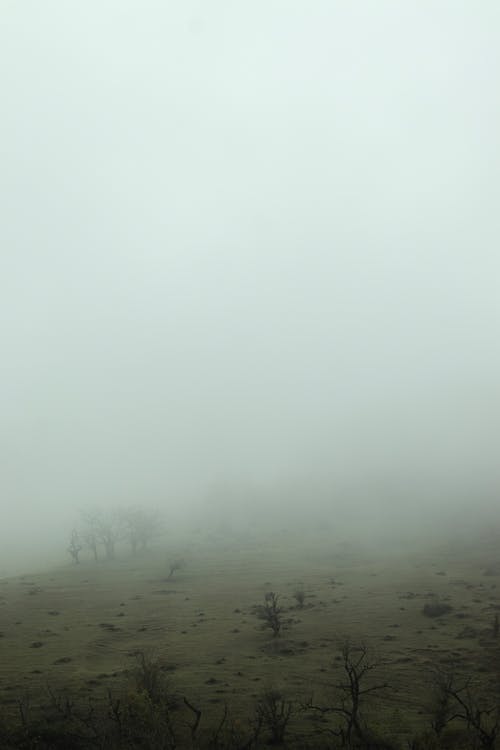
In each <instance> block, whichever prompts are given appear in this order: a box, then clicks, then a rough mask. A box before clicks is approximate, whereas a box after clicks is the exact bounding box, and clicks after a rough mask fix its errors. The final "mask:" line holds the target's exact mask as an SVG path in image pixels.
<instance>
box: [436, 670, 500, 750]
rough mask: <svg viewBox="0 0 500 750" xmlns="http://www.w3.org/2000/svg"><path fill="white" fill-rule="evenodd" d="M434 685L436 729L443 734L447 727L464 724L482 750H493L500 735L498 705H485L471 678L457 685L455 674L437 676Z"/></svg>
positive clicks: (499, 708) (486, 703)
mask: <svg viewBox="0 0 500 750" xmlns="http://www.w3.org/2000/svg"><path fill="white" fill-rule="evenodd" d="M435 684H436V687H437V690H438V696H439V702H438V708H437V709H436V710H435V715H437V716H438V718H439V722H438V723H436V719H434V721H433V728H434V730H435V731H436V733H437V734H440V732H441V731H442V729H444V727H445V726H446V725H447V724H448V723H450V722H452V721H454V720H460V721H463V722H465V724H466V725H467V729H468V731H469V732H470V733H471V734H472V736H473V737H474V739H475V741H476V742H477V743H479V747H481V748H485V750H492V749H493V748H494V747H495V745H496V740H497V737H498V733H499V731H500V707H499V706H498V703H497V702H496V701H490V702H488V701H482V700H481V698H480V696H479V689H478V686H475V689H474V690H473V688H474V685H473V683H472V680H471V679H470V678H468V679H466V680H465V682H462V683H461V684H457V678H456V677H455V675H453V674H445V673H439V672H438V673H437V674H436V676H435Z"/></svg>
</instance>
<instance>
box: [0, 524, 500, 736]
mask: <svg viewBox="0 0 500 750" xmlns="http://www.w3.org/2000/svg"><path fill="white" fill-rule="evenodd" d="M176 545H177V546H176V552H177V550H178V549H181V548H182V555H183V557H184V560H185V562H186V565H185V567H183V568H182V569H180V570H178V571H176V572H175V573H174V574H173V576H172V577H171V578H169V577H168V572H169V567H168V561H169V559H170V556H169V544H168V541H166V542H165V543H162V544H159V543H157V544H156V546H155V547H154V548H152V549H151V550H147V551H146V552H144V553H142V554H139V555H137V556H136V557H131V556H128V555H127V554H126V551H125V549H124V550H123V551H120V554H119V555H118V557H117V559H116V560H115V561H112V562H108V563H106V562H101V563H97V564H96V563H94V562H91V561H90V560H88V559H85V560H82V562H81V564H80V565H72V564H65V565H63V566H62V567H60V568H58V569H54V570H50V571H49V572H43V573H36V574H31V575H23V576H18V577H15V578H8V579H3V580H1V581H0V618H1V620H0V622H1V625H0V631H1V637H0V655H1V664H2V669H1V674H0V703H1V704H2V708H3V712H4V714H9V713H15V712H16V711H17V710H18V701H19V699H20V697H22V696H27V695H29V696H30V700H31V701H34V702H35V703H36V701H37V700H39V699H41V697H42V696H43V695H44V694H46V691H47V687H49V688H50V689H52V690H54V691H58V690H65V691H67V692H69V693H70V694H71V695H73V696H74V697H75V699H86V698H87V697H88V696H93V697H94V698H95V699H96V700H97V701H101V700H102V701H104V700H105V699H106V695H107V693H108V690H111V692H112V693H116V694H118V693H119V692H120V691H122V690H124V689H125V690H127V689H129V685H130V670H131V669H132V667H133V665H134V664H135V663H136V658H137V657H136V654H137V652H138V651H142V652H144V653H146V654H148V655H151V656H153V657H154V658H156V657H158V658H159V659H161V661H162V663H163V664H164V668H165V670H166V672H167V673H168V675H169V678H170V681H171V684H172V689H173V690H175V691H176V692H178V693H179V694H182V695H185V696H187V697H188V699H189V700H190V702H191V703H192V704H194V705H195V706H197V707H198V708H199V709H200V710H201V711H202V722H203V724H204V725H206V726H208V725H213V724H216V723H217V722H218V721H219V719H220V717H221V715H222V712H223V710H224V706H225V705H226V704H227V706H228V709H229V710H230V712H231V716H233V717H236V718H237V720H240V721H245V720H246V719H247V717H249V716H251V715H252V711H254V707H255V702H256V700H257V699H258V698H259V696H260V695H262V693H263V691H265V690H266V689H269V688H270V687H273V688H276V689H278V690H280V691H282V693H283V695H284V696H286V698H287V699H289V700H291V701H293V703H294V706H299V705H303V704H304V703H307V701H308V699H311V698H312V699H313V701H314V703H316V704H321V705H328V702H329V701H330V702H331V701H332V700H333V698H332V694H333V692H334V686H335V685H336V683H339V682H341V681H342V679H343V672H342V664H341V662H340V661H339V654H340V648H341V646H342V643H343V642H344V641H345V639H347V638H349V639H351V641H352V642H353V643H364V644H366V645H367V646H368V648H369V651H370V653H371V655H372V656H373V658H374V659H375V660H376V661H377V663H378V666H377V667H376V669H375V670H373V678H374V679H375V680H376V681H378V682H387V683H388V687H386V688H384V689H383V690H381V691H376V692H374V693H373V694H372V695H371V696H368V697H367V699H366V704H365V712H364V713H365V715H366V717H367V718H368V719H369V722H370V724H371V725H373V726H374V727H375V728H377V729H378V730H380V731H381V732H382V733H383V734H384V735H385V736H389V737H391V738H392V740H393V741H394V742H395V743H396V746H397V744H398V743H400V746H401V747H403V746H405V745H403V743H405V742H406V741H407V739H408V738H409V737H411V736H414V735H415V734H417V733H418V732H422V731H423V730H424V729H426V728H428V726H429V707H430V691H431V684H432V672H433V670H434V669H435V668H436V667H441V668H442V669H444V670H449V669H454V670H455V671H457V672H458V673H459V674H460V675H463V676H470V677H473V678H474V679H475V680H478V681H479V683H480V684H481V691H482V692H483V693H484V694H486V695H490V696H494V695H496V696H497V697H498V694H499V691H500V680H499V675H500V640H499V639H496V638H495V637H494V634H493V629H492V623H493V621H494V616H495V613H496V612H497V611H499V610H500V587H499V585H498V584H499V583H500V577H499V575H498V574H499V573H500V550H499V549H498V547H497V546H496V544H495V543H494V541H492V540H490V542H489V543H488V544H485V543H482V544H477V545H469V546H468V547H467V549H464V547H463V546H461V545H452V544H443V545H436V546H434V547H433V548H432V549H426V550H425V552H423V551H418V550H417V551H416V550H415V549H413V550H412V551H408V552H407V553H406V554H403V552H402V551H400V552H398V553H396V552H391V550H390V545H389V546H388V547H387V548H386V551H385V552H381V551H378V552H377V551H373V550H372V551H367V550H366V549H362V548H359V549H356V548H354V547H353V546H350V545H346V544H342V545H341V544H336V543H334V542H329V541H328V540H327V539H325V537H324V536H323V537H322V538H319V539H314V538H307V539H304V538H302V537H300V536H297V537H295V538H291V537H290V536H289V535H288V536H284V535H275V536H272V535H269V536H268V537H267V538H266V539H265V540H263V539H262V538H260V539H259V540H257V539H253V540H252V539H250V538H247V537H244V536H242V537H241V538H233V539H230V540H229V541H228V540H227V539H223V538H221V539H216V538H212V539H210V538H206V539H202V538H201V537H200V538H199V540H198V541H196V542H193V541H192V540H191V541H189V542H188V541H186V540H185V541H184V543H183V544H179V542H176ZM298 589H302V590H303V591H304V592H305V601H304V606H303V607H302V608H300V607H299V606H298V605H297V601H296V599H295V598H294V592H296V591H297V590H298ZM268 591H274V592H277V593H278V594H279V595H280V597H281V599H280V602H281V604H282V605H283V608H284V612H283V617H284V619H285V621H286V622H285V627H284V629H283V631H282V633H281V634H280V636H279V637H277V638H274V637H273V634H272V632H271V630H269V629H267V630H266V629H263V623H262V621H261V620H259V618H258V617H257V615H256V612H255V605H258V604H261V603H262V602H263V601H264V596H265V594H266V592H268ZM435 597H437V598H438V599H439V600H440V601H441V602H444V603H446V604H448V605H449V606H450V607H451V609H450V611H449V612H448V613H446V614H444V615H443V616H440V617H426V616H425V615H424V614H423V613H422V609H423V606H424V605H425V604H426V603H428V602H430V601H432V600H433V598H435ZM370 679H371V678H370ZM326 721H327V719H326V717H325V716H323V715H321V713H319V712H313V711H304V710H300V711H299V710H297V711H296V712H294V714H293V715H292V718H291V721H290V725H289V738H290V740H289V742H290V746H294V737H295V742H296V743H298V742H299V741H298V739H297V738H298V737H305V736H309V737H315V736H318V737H320V734H319V733H320V731H321V729H322V728H323V725H324V724H325V722H326ZM328 721H332V722H333V724H332V726H334V725H335V719H334V718H333V717H332V718H330V717H329V718H328ZM318 743H319V740H318ZM297 746H298V745H297ZM311 746H314V743H313V745H311Z"/></svg>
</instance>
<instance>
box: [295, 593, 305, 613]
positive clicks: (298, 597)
mask: <svg viewBox="0 0 500 750" xmlns="http://www.w3.org/2000/svg"><path fill="white" fill-rule="evenodd" d="M293 598H294V599H295V601H296V602H297V607H298V608H299V609H302V608H303V606H304V602H305V600H306V592H305V591H303V590H302V589H297V591H295V592H294V594H293Z"/></svg>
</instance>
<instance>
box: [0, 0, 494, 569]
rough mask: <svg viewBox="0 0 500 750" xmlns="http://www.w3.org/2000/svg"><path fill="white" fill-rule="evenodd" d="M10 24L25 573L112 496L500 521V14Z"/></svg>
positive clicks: (171, 6)
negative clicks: (33, 558)
mask: <svg viewBox="0 0 500 750" xmlns="http://www.w3.org/2000/svg"><path fill="white" fill-rule="evenodd" d="M0 17H1V23H0V70H1V73H0V77H1V82H2V127H1V132H2V137H1V152H2V153H1V163H2V170H1V173H0V191H1V203H2V222H1V224H0V247H1V250H0V285H1V299H2V315H1V316H0V335H1V339H2V388H1V393H2V395H1V398H2V403H1V412H2V427H3V429H2V445H1V448H2V450H1V454H2V471H1V475H2V487H1V494H2V502H3V507H4V522H3V524H2V532H1V538H0V541H1V544H0V549H1V552H0V575H1V574H3V573H2V571H3V570H10V569H11V567H12V566H13V561H14V560H15V561H16V562H15V567H16V569H18V568H20V567H22V562H21V561H22V560H23V558H24V556H25V555H26V556H27V555H28V554H29V555H32V554H33V555H34V554H35V551H34V550H35V548H38V546H39V547H40V550H43V551H44V554H45V553H46V551H47V548H48V547H50V548H51V549H52V550H53V552H54V559H58V557H59V558H61V559H63V558H64V556H65V547H66V545H67V541H66V539H67V537H68V535H69V533H70V531H71V528H72V527H73V526H74V525H75V523H77V521H78V515H79V512H80V510H81V509H85V508H87V507H97V506H101V507H106V508H108V507H111V508H113V507H115V506H130V505H139V506H148V507H157V508H160V509H161V510H163V511H164V512H165V514H166V515H167V516H168V517H178V516H179V517H181V516H182V517H184V516H186V517H189V516H190V514H191V515H192V516H193V517H194V518H196V515H197V514H199V515H200V518H205V515H204V514H207V515H208V516H209V515H210V512H211V508H212V507H213V508H214V509H215V508H217V507H222V508H224V507H226V505H225V503H226V504H227V507H231V508H232V510H233V511H234V513H235V515H236V516H237V515H238V512H240V511H241V518H247V515H245V514H246V513H247V512H248V506H249V505H251V504H252V502H255V507H256V508H257V507H260V505H259V503H262V507H263V508H266V507H267V509H268V510H267V511H266V510H263V511H262V520H263V523H264V516H265V513H266V512H269V513H270V514H271V515H272V513H273V512H276V514H277V516H278V518H279V510H280V509H286V508H287V507H288V509H289V511H290V518H289V519H288V521H290V519H293V518H294V517H295V516H296V517H297V518H299V519H300V518H302V517H305V516H306V515H307V514H308V513H310V514H311V517H312V516H314V514H317V515H318V517H319V518H321V517H324V518H325V519H326V518H328V519H329V520H331V521H332V522H334V521H335V517H336V513H337V514H339V517H340V516H341V514H342V513H343V512H344V510H343V509H345V508H350V511H349V512H351V513H352V512H354V511H353V508H355V512H356V513H359V518H360V519H362V518H363V514H364V516H365V518H366V523H367V524H368V525H367V529H368V532H369V533H371V532H370V528H371V527H370V523H372V521H371V520H370V519H374V518H375V519H377V528H378V527H379V526H380V527H382V526H383V525H384V524H385V523H386V524H387V528H388V529H390V528H392V527H393V526H394V525H399V526H401V527H404V526H405V525H406V526H408V527H411V526H412V525H414V524H416V523H417V520H416V519H418V518H420V516H419V514H421V516H422V517H423V516H424V515H425V514H427V513H428V514H429V517H436V518H438V517H439V518H441V519H443V518H445V517H446V514H447V513H448V512H449V516H450V529H451V530H452V529H453V524H454V523H457V524H458V526H460V523H463V522H464V519H470V520H471V521H472V519H475V521H476V522H477V523H478V524H481V523H482V522H483V518H484V525H487V524H488V523H490V521H491V522H492V523H496V524H498V522H499V516H498V491H499V489H500V482H499V473H498V441H499V424H500V420H499V416H500V412H499V405H500V404H499V382H500V381H499V376H500V350H499V346H498V330H499V325H498V324H499V314H500V295H499V294H498V284H499V278H500V258H499V253H498V238H499V229H500V226H499V221H500V219H499V217H500V213H499V211H498V206H499V199H500V189H499V186H500V181H499V158H500V148H499V145H500V144H499V133H500V99H499V97H498V94H497V91H498V87H499V83H500V46H499V45H498V27H499V22H500V8H499V6H498V4H496V3H494V2H492V1H490V0H487V1H486V2H483V3H481V5H477V4H474V5H473V4H472V3H463V2H459V3H457V2H451V0H445V1H444V2H442V3H439V4H436V3H432V4H431V3H430V2H421V3H418V4H417V3H401V4H395V3H391V2H388V1H387V0H378V1H377V2H375V1H374V0H368V1H367V2H364V3H349V4H347V3H340V2H326V0H324V1H322V0H319V1H318V2H317V3H314V4H307V6H306V4H305V3H301V2H298V1H290V0H288V2H284V0H277V1H276V2H273V3H264V2H262V0H261V1H260V2H256V3H255V2H254V3H251V4H250V3H242V4H234V3H230V2H229V1H228V0H224V1H223V0H215V1H214V2H212V3H210V4H209V6H206V5H204V4H203V3H201V2H191V1H190V2H187V3H168V4H163V3H159V2H155V1H153V0H151V1H148V2H145V3H140V4H139V3H137V2H129V1H125V2H118V0H108V1H107V2H105V3H99V4H98V3H97V2H95V0H94V1H91V2H86V3H71V4H64V3H60V2H56V1H55V0H46V2H44V3H39V4H36V3H33V2H31V3H30V2H28V3H14V2H4V3H3V5H2V10H1V11H0ZM218 503H219V506H218ZM233 503H234V504H233ZM200 507H202V508H203V510H202V511H200V510H199V508H200ZM214 512H215V511H214ZM345 512H346V513H347V510H346V511H345ZM433 514H434V516H433ZM288 521H287V522H288ZM290 523H291V521H290ZM298 523H299V525H300V522H298ZM373 523H375V522H373ZM360 524H361V525H362V520H360ZM458 526H457V528H458ZM45 538H46V539H47V542H45V541H44V539H45ZM53 540H60V542H59V543H60V549H56V548H55V544H56V542H55V541H53ZM26 559H27V558H26Z"/></svg>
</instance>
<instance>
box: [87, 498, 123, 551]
mask: <svg viewBox="0 0 500 750" xmlns="http://www.w3.org/2000/svg"><path fill="white" fill-rule="evenodd" d="M83 522H84V531H83V538H84V539H85V540H86V544H87V546H88V547H89V548H90V549H91V550H92V552H93V555H94V559H95V560H96V561H97V559H98V545H102V546H103V547H104V557H105V559H106V560H113V559H114V557H115V546H116V544H117V542H119V541H120V540H121V539H122V538H123V524H122V520H121V518H120V517H119V514H117V513H115V512H107V511H100V510H95V511H88V512H85V513H83Z"/></svg>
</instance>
